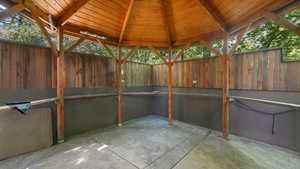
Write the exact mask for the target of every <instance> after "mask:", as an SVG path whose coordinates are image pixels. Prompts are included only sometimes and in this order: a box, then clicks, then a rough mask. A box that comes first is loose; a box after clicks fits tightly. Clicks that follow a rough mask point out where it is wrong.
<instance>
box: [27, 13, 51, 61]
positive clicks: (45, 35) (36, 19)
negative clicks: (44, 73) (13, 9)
mask: <svg viewBox="0 0 300 169" xmlns="http://www.w3.org/2000/svg"><path fill="white" fill-rule="evenodd" d="M31 14H32V17H33V19H34V20H35V22H36V24H37V25H38V27H39V28H40V29H41V31H42V34H43V35H44V37H45V38H46V41H47V42H48V44H49V46H50V48H51V51H52V53H53V55H56V54H57V49H56V46H55V44H54V43H53V42H52V40H51V37H50V35H49V33H48V31H47V30H46V28H45V25H44V24H43V22H42V21H41V19H40V18H39V15H38V14H37V12H36V11H35V9H33V10H32V11H31Z"/></svg>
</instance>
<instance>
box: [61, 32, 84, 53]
mask: <svg viewBox="0 0 300 169" xmlns="http://www.w3.org/2000/svg"><path fill="white" fill-rule="evenodd" d="M85 39H86V37H84V36H83V37H80V38H79V39H78V40H77V41H76V42H75V43H73V44H72V45H71V46H70V47H69V48H68V49H66V50H65V52H66V53H68V52H72V50H73V49H75V48H76V47H77V46H78V45H79V44H81V43H82V42H83V41H84V40H85Z"/></svg>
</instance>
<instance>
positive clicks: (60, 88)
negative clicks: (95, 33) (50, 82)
mask: <svg viewBox="0 0 300 169" xmlns="http://www.w3.org/2000/svg"><path fill="white" fill-rule="evenodd" d="M64 63H65V59H64V49H63V28H62V27H61V26H60V27H58V55H57V80H56V81H57V85H56V95H57V97H59V100H58V101H57V104H56V105H57V106H56V112H57V140H58V143H61V142H64V128H65V127H64V126H65V123H64V86H65V85H64V84H65V64H64Z"/></svg>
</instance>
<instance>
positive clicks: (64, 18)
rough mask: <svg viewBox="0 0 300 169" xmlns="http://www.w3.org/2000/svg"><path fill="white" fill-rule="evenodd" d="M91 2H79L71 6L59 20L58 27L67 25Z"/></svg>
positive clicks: (83, 0) (78, 0) (82, 0)
mask: <svg viewBox="0 0 300 169" xmlns="http://www.w3.org/2000/svg"><path fill="white" fill-rule="evenodd" d="M89 1H90V0H77V1H75V2H74V3H73V4H72V5H70V8H69V9H66V10H65V12H63V13H62V14H61V15H60V17H59V18H58V19H57V25H65V24H66V23H67V22H68V20H69V19H70V18H71V17H72V16H73V15H74V14H75V13H76V12H77V11H79V10H80V9H81V8H82V7H83V6H84V5H85V4H87V3H88V2H89Z"/></svg>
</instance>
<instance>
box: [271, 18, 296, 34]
mask: <svg viewBox="0 0 300 169" xmlns="http://www.w3.org/2000/svg"><path fill="white" fill-rule="evenodd" d="M266 17H267V18H268V19H269V20H272V21H274V22H275V23H277V24H279V25H282V26H283V27H285V28H286V29H288V30H289V31H291V32H294V33H296V34H298V35H300V27H299V26H296V25H294V24H292V23H290V22H288V21H286V20H285V19H283V18H282V17H281V16H280V15H278V14H274V13H273V12H268V13H266Z"/></svg>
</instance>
